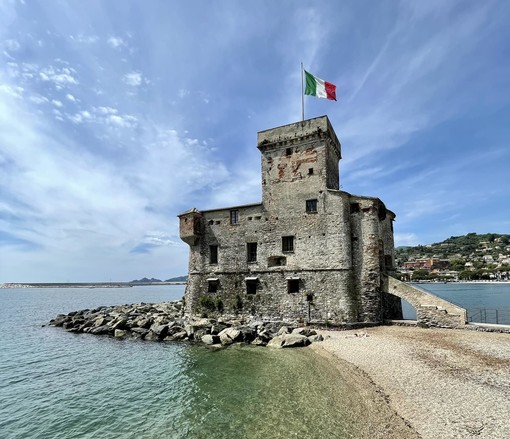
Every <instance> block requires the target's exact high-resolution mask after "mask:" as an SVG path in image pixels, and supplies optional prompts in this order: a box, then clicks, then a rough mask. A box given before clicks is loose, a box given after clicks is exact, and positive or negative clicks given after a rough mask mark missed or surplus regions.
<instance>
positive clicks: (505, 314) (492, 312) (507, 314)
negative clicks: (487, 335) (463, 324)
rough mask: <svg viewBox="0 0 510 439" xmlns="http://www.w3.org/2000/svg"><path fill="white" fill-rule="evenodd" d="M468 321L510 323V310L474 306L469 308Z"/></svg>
mask: <svg viewBox="0 0 510 439" xmlns="http://www.w3.org/2000/svg"><path fill="white" fill-rule="evenodd" d="M467 311H468V322H476V323H495V324H497V325H510V310H508V309H490V308H474V309H468V310H467Z"/></svg>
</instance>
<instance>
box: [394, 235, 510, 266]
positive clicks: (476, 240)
mask: <svg viewBox="0 0 510 439" xmlns="http://www.w3.org/2000/svg"><path fill="white" fill-rule="evenodd" d="M509 246H510V235H500V234H497V233H486V234H483V235H478V234H476V233H468V234H467V235H463V236H451V237H450V238H448V239H445V240H444V241H442V242H437V243H434V244H428V245H417V246H414V247H408V246H406V247H397V248H396V249H395V254H396V257H397V259H399V260H400V261H408V260H413V259H416V258H427V257H430V258H431V257H436V258H441V259H455V258H460V259H465V260H473V259H477V258H478V257H480V256H481V255H491V256H493V257H494V259H495V260H497V257H498V256H499V255H500V254H504V255H505V254H509Z"/></svg>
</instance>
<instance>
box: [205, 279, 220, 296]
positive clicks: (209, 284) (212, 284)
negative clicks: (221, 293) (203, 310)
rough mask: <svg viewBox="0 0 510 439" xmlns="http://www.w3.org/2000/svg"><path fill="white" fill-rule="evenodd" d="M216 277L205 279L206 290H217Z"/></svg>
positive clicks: (214, 291) (210, 291)
mask: <svg viewBox="0 0 510 439" xmlns="http://www.w3.org/2000/svg"><path fill="white" fill-rule="evenodd" d="M218 284H219V282H218V279H207V292H208V293H217V292H218Z"/></svg>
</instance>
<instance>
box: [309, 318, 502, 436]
mask: <svg viewBox="0 0 510 439" xmlns="http://www.w3.org/2000/svg"><path fill="white" fill-rule="evenodd" d="M322 335H323V336H324V337H325V340H324V342H322V343H313V344H312V345H311V348H312V349H314V350H315V351H316V352H318V353H319V354H321V355H323V356H326V357H327V358H329V359H330V360H332V361H333V364H335V366H336V367H337V368H338V369H339V370H340V371H342V369H344V368H345V369H346V370H345V372H348V370H347V369H351V372H352V366H354V367H355V372H356V373H354V374H352V375H351V378H350V379H351V381H352V383H353V385H354V386H355V387H356V388H357V389H358V391H359V392H360V393H363V392H366V394H365V395H364V396H366V398H373V399H374V410H373V411H371V410H368V413H367V416H368V417H369V418H371V419H372V420H374V421H376V422H381V423H384V424H385V425H382V431H384V430H386V431H387V432H388V431H391V432H392V433H391V435H390V436H386V437H395V438H399V437H400V438H408V437H409V438H411V437H421V438H424V439H429V438H430V439H436V438H443V439H446V438H487V439H489V438H490V439H497V438H506V437H510V335H509V334H500V333H487V332H478V331H468V330H448V329H422V328H414V327H411V328H410V327H398V326H381V327H376V328H370V329H366V330H356V331H323V332H322ZM338 359H340V360H341V361H338ZM346 362H347V363H348V364H346ZM345 376H346V377H347V378H348V376H349V374H348V373H346V374H345ZM381 401H383V402H384V403H385V404H386V405H387V408H388V409H389V412H385V411H384V412H381V411H380V408H379V409H378V407H380V402H381ZM391 413H393V415H394V417H392V416H393V415H391ZM379 415H383V416H382V417H381V418H380V419H377V418H378V416H379ZM381 434H384V433H381ZM386 434H387V433H386ZM381 437H384V436H381Z"/></svg>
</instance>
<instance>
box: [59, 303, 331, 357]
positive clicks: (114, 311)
mask: <svg viewBox="0 0 510 439" xmlns="http://www.w3.org/2000/svg"><path fill="white" fill-rule="evenodd" d="M49 324H50V326H57V327H62V328H63V329H65V330H66V331H68V332H77V333H88V334H94V335H106V336H111V337H118V338H133V339H141V340H149V341H176V340H187V341H193V342H199V343H203V344H205V345H208V346H212V347H223V346H228V345H231V344H233V343H247V344H253V345H257V346H268V347H274V348H287V347H300V346H307V345H309V344H310V343H312V342H316V341H322V336H321V335H317V333H316V332H315V331H314V330H313V329H311V328H308V327H299V325H298V324H297V323H295V322H282V321H262V320H256V319H253V318H232V319H229V318H226V317H219V318H217V319H212V318H193V317H184V316H183V304H182V302H180V301H176V302H164V303H157V304H146V303H139V304H132V305H118V306H109V307H107V306H101V307H99V308H95V309H84V310H81V311H73V312H70V313H69V314H59V315H58V316H56V317H55V318H54V319H52V320H51V321H50V323H49Z"/></svg>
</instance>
